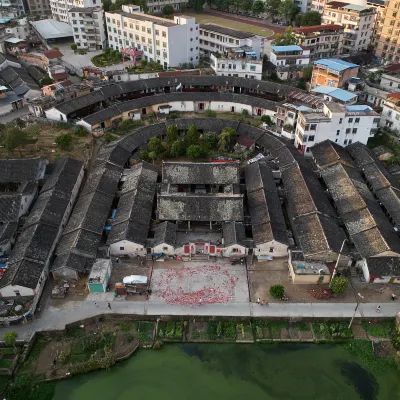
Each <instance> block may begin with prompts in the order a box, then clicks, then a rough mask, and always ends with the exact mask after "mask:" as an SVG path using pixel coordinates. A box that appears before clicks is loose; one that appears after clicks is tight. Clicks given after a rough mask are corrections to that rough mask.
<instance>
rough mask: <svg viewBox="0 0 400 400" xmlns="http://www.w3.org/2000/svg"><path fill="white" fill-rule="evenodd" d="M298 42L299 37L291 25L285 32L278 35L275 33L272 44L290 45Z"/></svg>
mask: <svg viewBox="0 0 400 400" xmlns="http://www.w3.org/2000/svg"><path fill="white" fill-rule="evenodd" d="M298 42H299V39H298V38H297V37H296V35H295V33H294V32H293V28H292V27H291V26H288V27H287V28H286V30H285V32H284V33H278V34H277V35H275V38H274V40H273V41H272V44H273V45H274V46H289V45H292V44H297V43H298Z"/></svg>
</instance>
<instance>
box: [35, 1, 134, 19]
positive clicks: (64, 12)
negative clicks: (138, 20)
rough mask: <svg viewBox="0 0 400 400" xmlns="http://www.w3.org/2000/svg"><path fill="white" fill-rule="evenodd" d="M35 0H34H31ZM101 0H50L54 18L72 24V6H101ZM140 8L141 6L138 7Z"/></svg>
mask: <svg viewBox="0 0 400 400" xmlns="http://www.w3.org/2000/svg"><path fill="white" fill-rule="evenodd" d="M31 1H33V0H31ZM101 4H102V3H101V1H100V0H50V8H51V13H52V15H53V18H54V19H56V20H57V21H61V22H66V23H68V24H71V22H70V19H69V16H68V11H69V10H70V9H71V8H74V7H78V8H89V7H101ZM138 8H139V9H140V7H138Z"/></svg>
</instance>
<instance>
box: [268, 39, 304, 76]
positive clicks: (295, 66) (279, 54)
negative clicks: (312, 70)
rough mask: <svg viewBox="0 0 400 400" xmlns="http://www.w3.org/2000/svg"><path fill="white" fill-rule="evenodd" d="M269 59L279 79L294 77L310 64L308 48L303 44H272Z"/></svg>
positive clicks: (299, 74) (300, 74)
mask: <svg viewBox="0 0 400 400" xmlns="http://www.w3.org/2000/svg"><path fill="white" fill-rule="evenodd" d="M269 61H270V62H271V63H272V64H273V65H274V66H275V68H276V72H277V75H278V77H279V78H280V79H283V80H286V79H296V78H300V77H301V76H302V73H301V71H302V69H303V68H304V67H306V66H307V65H309V64H310V49H308V48H307V47H304V46H298V45H290V46H272V48H271V52H270V54H269Z"/></svg>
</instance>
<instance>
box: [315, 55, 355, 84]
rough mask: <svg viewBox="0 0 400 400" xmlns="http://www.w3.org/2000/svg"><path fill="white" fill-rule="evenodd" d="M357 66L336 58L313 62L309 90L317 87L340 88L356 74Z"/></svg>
mask: <svg viewBox="0 0 400 400" xmlns="http://www.w3.org/2000/svg"><path fill="white" fill-rule="evenodd" d="M358 69H359V66H358V65H356V64H352V63H349V62H347V61H343V60H339V59H337V58H329V59H323V60H318V61H314V66H313V71H312V76H311V89H314V88H315V87H317V86H330V87H335V88H342V87H343V86H344V85H345V83H346V82H348V81H349V80H350V79H351V78H353V77H356V76H357V74H358Z"/></svg>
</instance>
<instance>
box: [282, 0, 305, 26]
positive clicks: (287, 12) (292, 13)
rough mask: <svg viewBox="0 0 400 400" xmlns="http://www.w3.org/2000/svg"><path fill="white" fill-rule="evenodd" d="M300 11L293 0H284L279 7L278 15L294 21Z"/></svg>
mask: <svg viewBox="0 0 400 400" xmlns="http://www.w3.org/2000/svg"><path fill="white" fill-rule="evenodd" d="M299 12H300V9H299V7H297V6H296V4H294V2H293V0H283V1H282V2H281V3H280V4H279V7H278V15H279V16H280V17H281V18H283V19H285V20H286V21H293V20H294V18H295V17H296V15H297V14H298V13H299Z"/></svg>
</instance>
